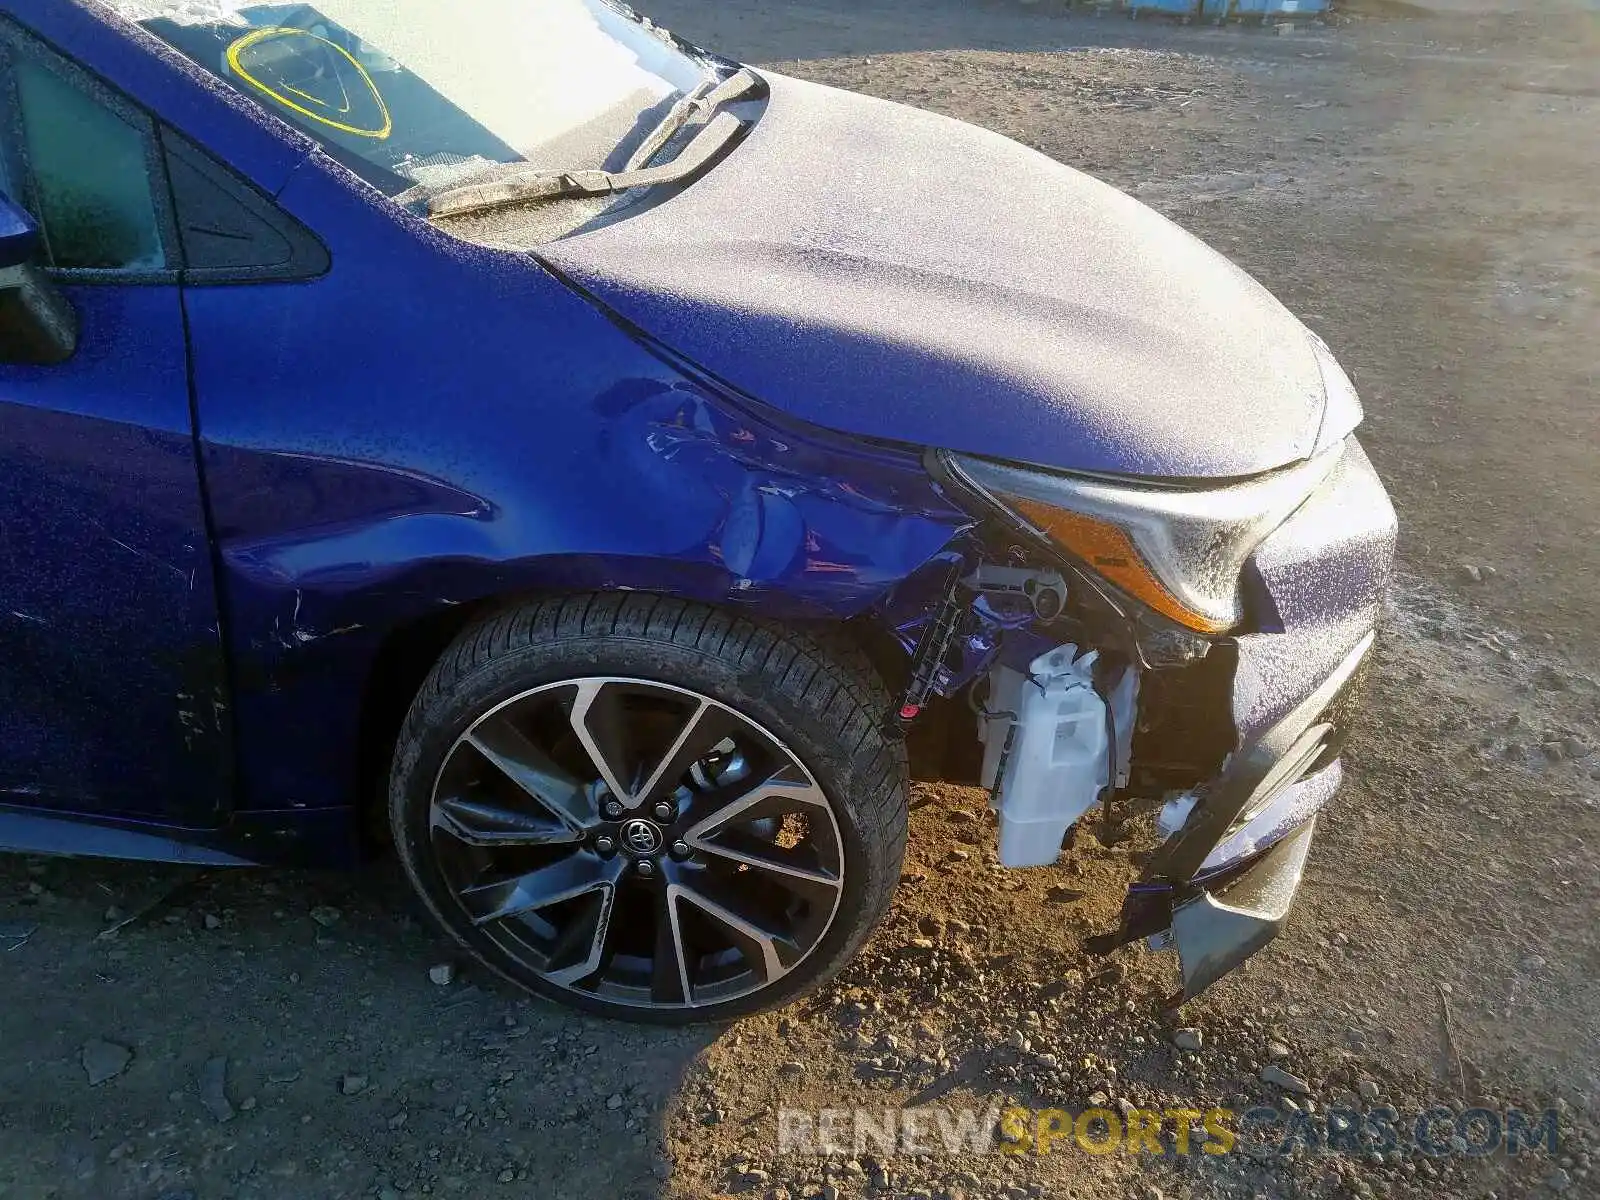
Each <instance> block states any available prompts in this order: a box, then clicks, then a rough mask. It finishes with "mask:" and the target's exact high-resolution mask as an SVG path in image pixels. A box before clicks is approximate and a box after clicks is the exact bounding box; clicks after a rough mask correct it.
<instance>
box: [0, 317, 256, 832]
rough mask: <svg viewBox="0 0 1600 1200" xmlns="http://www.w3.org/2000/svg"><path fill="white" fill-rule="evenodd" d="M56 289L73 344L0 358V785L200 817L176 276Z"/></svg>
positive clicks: (202, 546)
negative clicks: (73, 328) (0, 362)
mask: <svg viewBox="0 0 1600 1200" xmlns="http://www.w3.org/2000/svg"><path fill="white" fill-rule="evenodd" d="M63 290H64V291H65V293H66V295H67V297H68V299H69V301H70V302H71V303H72V305H73V307H74V308H75V309H76V311H77V314H78V320H79V326H80V335H79V342H78V348H77V352H76V353H75V354H74V355H73V356H72V358H71V359H69V360H68V361H67V362H65V363H61V364H57V365H54V366H47V367H24V366H7V367H0V414H3V415H0V463H3V465H4V469H3V470H0V513H4V514H5V521H4V524H3V525H0V661H3V662H4V663H5V669H4V670H3V671H0V747H3V749H0V766H3V768H4V775H6V776H9V779H7V778H5V777H4V776H0V797H3V796H5V795H6V792H7V786H6V785H8V784H9V785H11V786H10V789H9V790H10V796H11V798H14V799H27V800H28V801H29V802H30V803H34V804H38V805H41V806H45V807H49V808H56V809H61V808H67V809H70V808H73V807H76V806H78V805H80V804H82V803H84V802H85V801H86V800H92V802H93V803H94V805H95V807H96V808H98V809H104V810H108V811H112V812H122V813H128V814H138V815H141V816H145V817H148V818H150V819H158V820H172V821H180V822H193V823H208V822H210V821H212V820H214V819H215V817H216V815H217V814H218V813H219V811H220V809H221V806H222V805H223V803H224V802H225V801H226V798H227V796H228V794H229V790H230V776H231V746H230V744H229V743H230V734H229V731H228V725H227V710H226V696H225V689H224V679H223V674H222V647H221V640H220V638H219V636H218V630H217V605H216V593H215V588H214V584H213V577H212V571H211V553H210V547H209V542H208V538H207V533H206V526H205V516H204V508H203V504H202V500H201V494H200V486H199V480H198V478H197V476H196V473H195V466H194V446H193V435H192V429H191V418H190V409H189V387H188V379H187V372H186V367H185V349H184V328H183V314H182V311H181V309H180V307H179V302H178V294H177V289H176V288H175V287H136V286H133V287H120V286H118V287H97V286H82V287H69V288H65V289H63ZM21 789H27V791H26V793H23V792H22V791H21Z"/></svg>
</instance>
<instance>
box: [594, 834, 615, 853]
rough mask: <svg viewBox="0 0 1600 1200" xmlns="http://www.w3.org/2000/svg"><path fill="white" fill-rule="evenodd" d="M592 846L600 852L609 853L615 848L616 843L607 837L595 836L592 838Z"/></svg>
mask: <svg viewBox="0 0 1600 1200" xmlns="http://www.w3.org/2000/svg"><path fill="white" fill-rule="evenodd" d="M594 848H595V849H596V850H598V851H600V853H601V854H610V853H611V852H612V851H613V850H615V849H616V848H617V844H616V843H615V842H614V841H612V840H611V839H610V838H608V837H597V838H595V840H594Z"/></svg>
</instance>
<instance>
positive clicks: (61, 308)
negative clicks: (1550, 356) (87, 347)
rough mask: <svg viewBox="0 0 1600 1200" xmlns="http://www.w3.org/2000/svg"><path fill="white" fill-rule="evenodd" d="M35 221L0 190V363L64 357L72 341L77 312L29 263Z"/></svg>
mask: <svg viewBox="0 0 1600 1200" xmlns="http://www.w3.org/2000/svg"><path fill="white" fill-rule="evenodd" d="M38 246H39V227H38V226H37V225H35V224H34V222H33V218H32V217H30V216H29V215H28V214H27V213H26V212H24V211H23V210H22V209H20V208H18V207H17V206H16V205H15V204H13V203H12V202H11V200H10V199H9V198H8V197H7V196H6V195H5V193H4V192H0V363H29V364H41V365H48V364H51V363H58V362H65V361H66V360H67V359H69V358H71V357H72V352H73V350H75V349H77V345H78V317H77V314H76V313H74V312H73V311H72V305H70V304H68V303H67V300H66V297H64V296H63V295H62V294H61V293H60V292H58V291H57V290H56V287H55V285H54V284H53V283H51V282H50V279H49V278H48V277H47V276H46V275H45V273H44V272H43V271H41V270H39V268H38V267H37V266H35V265H34V264H33V256H34V253H35V251H36V250H37V249H38Z"/></svg>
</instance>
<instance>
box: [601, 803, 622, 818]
mask: <svg viewBox="0 0 1600 1200" xmlns="http://www.w3.org/2000/svg"><path fill="white" fill-rule="evenodd" d="M600 811H601V812H603V813H605V815H606V816H608V817H620V816H621V815H622V802H621V801H620V800H607V801H606V802H605V803H604V804H603V805H601V807H600Z"/></svg>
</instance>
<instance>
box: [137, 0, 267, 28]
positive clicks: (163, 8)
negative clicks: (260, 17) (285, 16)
mask: <svg viewBox="0 0 1600 1200" xmlns="http://www.w3.org/2000/svg"><path fill="white" fill-rule="evenodd" d="M107 2H108V3H109V4H110V5H111V11H112V12H114V13H116V14H117V15H118V16H120V17H126V18H127V19H128V20H130V21H154V20H168V21H174V22H176V23H177V24H179V25H210V24H216V23H219V22H225V21H234V20H239V16H238V13H239V10H240V9H241V8H243V7H244V6H245V5H246V4H247V3H249V2H250V0H107ZM239 23H240V24H241V25H242V24H244V22H243V21H242V20H240V21H239Z"/></svg>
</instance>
